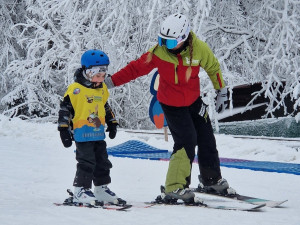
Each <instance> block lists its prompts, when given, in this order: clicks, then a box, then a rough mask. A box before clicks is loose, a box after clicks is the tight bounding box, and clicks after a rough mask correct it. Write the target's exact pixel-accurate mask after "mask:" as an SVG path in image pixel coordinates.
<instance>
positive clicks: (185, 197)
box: [155, 186, 195, 205]
mask: <svg viewBox="0 0 300 225" xmlns="http://www.w3.org/2000/svg"><path fill="white" fill-rule="evenodd" d="M160 191H161V194H160V195H159V196H157V198H156V199H155V202H157V203H161V204H170V205H175V204H177V200H179V199H180V200H182V201H184V203H186V204H193V203H195V194H194V193H193V192H192V191H190V190H189V189H187V188H185V189H179V188H178V189H177V190H175V191H172V192H165V187H164V186H160Z"/></svg>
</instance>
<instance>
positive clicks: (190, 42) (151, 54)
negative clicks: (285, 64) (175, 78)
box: [146, 33, 193, 82]
mask: <svg viewBox="0 0 300 225" xmlns="http://www.w3.org/2000/svg"><path fill="white" fill-rule="evenodd" d="M186 41H188V42H189V43H188V44H189V47H190V65H189V67H188V68H187V70H186V73H185V80H186V82H188V81H189V80H190V78H191V75H192V62H193V36H192V34H191V33H189V36H188V38H187V40H186ZM157 47H158V44H156V45H155V47H154V48H153V50H152V51H151V52H149V54H148V55H147V58H146V63H150V62H151V61H152V58H153V54H154V51H155V49H156V48H157Z"/></svg>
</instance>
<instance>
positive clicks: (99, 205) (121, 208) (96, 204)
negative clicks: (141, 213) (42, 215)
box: [53, 189, 132, 211]
mask: <svg viewBox="0 0 300 225" xmlns="http://www.w3.org/2000/svg"><path fill="white" fill-rule="evenodd" d="M67 192H68V193H69V195H70V197H69V198H67V199H65V201H64V202H63V203H53V204H54V205H56V206H75V207H83V208H100V209H106V210H116V211H127V210H128V209H130V208H131V207H132V205H128V204H125V205H123V204H109V203H108V204H103V202H99V201H97V200H96V201H94V202H91V203H77V202H73V195H74V194H73V192H72V191H71V190H70V189H68V190H67Z"/></svg>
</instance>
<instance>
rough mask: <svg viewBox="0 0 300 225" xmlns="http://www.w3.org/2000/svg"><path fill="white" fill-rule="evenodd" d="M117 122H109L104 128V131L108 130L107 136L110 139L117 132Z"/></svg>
mask: <svg viewBox="0 0 300 225" xmlns="http://www.w3.org/2000/svg"><path fill="white" fill-rule="evenodd" d="M117 125H118V124H117V123H111V124H108V127H107V129H106V132H109V134H108V136H109V138H110V139H114V138H115V137H116V134H117Z"/></svg>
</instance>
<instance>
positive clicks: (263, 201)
mask: <svg viewBox="0 0 300 225" xmlns="http://www.w3.org/2000/svg"><path fill="white" fill-rule="evenodd" d="M189 189H190V190H191V191H193V192H195V193H200V194H204V195H211V196H217V197H223V198H227V199H234V200H238V201H241V202H246V203H250V204H253V205H258V206H259V205H262V204H265V206H267V207H271V208H274V207H278V206H280V205H281V204H283V203H285V202H287V201H288V200H282V201H274V200H268V199H263V198H257V197H250V196H246V195H241V194H228V195H221V194H217V193H210V192H209V193H208V192H205V191H203V190H202V189H199V188H189Z"/></svg>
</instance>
